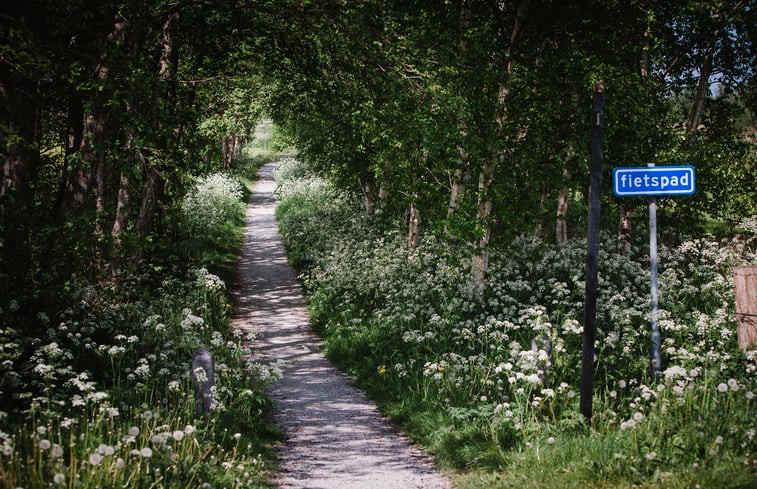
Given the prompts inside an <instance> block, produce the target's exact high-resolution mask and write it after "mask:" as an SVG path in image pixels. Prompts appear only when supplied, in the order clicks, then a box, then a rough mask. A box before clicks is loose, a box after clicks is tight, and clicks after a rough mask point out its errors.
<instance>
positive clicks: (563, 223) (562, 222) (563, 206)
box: [555, 167, 570, 246]
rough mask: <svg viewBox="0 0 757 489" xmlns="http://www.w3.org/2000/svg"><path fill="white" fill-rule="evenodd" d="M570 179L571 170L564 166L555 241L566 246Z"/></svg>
mask: <svg viewBox="0 0 757 489" xmlns="http://www.w3.org/2000/svg"><path fill="white" fill-rule="evenodd" d="M569 181H570V170H568V168H567V167H566V168H563V171H562V186H561V187H560V193H559V194H558V195H557V222H556V224H555V241H557V244H558V245H559V246H564V245H566V244H567V243H568V223H567V220H566V218H567V216H568V202H569V197H570V187H568V182H569Z"/></svg>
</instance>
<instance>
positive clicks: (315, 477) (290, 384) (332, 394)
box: [233, 165, 451, 489]
mask: <svg viewBox="0 0 757 489" xmlns="http://www.w3.org/2000/svg"><path fill="white" fill-rule="evenodd" d="M273 169H274V165H266V166H264V167H263V168H262V169H261V171H260V176H261V178H260V180H259V181H258V183H257V184H256V186H255V190H254V192H253V194H252V198H251V201H250V205H249V206H248V208H247V224H246V227H245V238H244V251H243V254H242V258H241V261H240V265H239V279H238V285H237V291H236V293H235V301H236V309H235V319H234V321H233V326H234V327H236V328H242V329H254V330H256V331H257V332H258V335H259V340H258V341H257V343H256V344H255V345H254V346H255V348H256V349H257V351H258V352H259V353H260V354H261V355H263V357H264V358H265V359H267V361H277V360H281V361H283V362H285V364H284V367H283V369H282V370H283V378H282V379H281V380H279V381H278V382H276V383H275V384H274V385H273V386H272V387H271V388H270V390H269V394H270V395H271V397H272V398H273V400H274V402H275V408H274V413H275V414H274V421H275V422H276V424H277V425H278V427H279V428H280V429H281V430H282V431H283V432H284V434H285V436H286V442H285V444H284V446H283V447H282V448H281V450H280V463H281V472H280V475H279V477H278V480H277V483H278V485H279V487H281V488H287V489H294V488H301V489H342V488H344V489H449V488H450V487H451V485H450V483H449V482H448V481H447V480H445V479H444V478H443V477H441V476H440V475H438V474H437V473H436V472H435V471H434V468H433V464H432V462H431V460H430V459H429V458H428V457H427V456H425V455H424V454H422V453H421V452H419V451H418V450H416V449H415V448H413V447H412V446H411V445H410V443H409V442H408V441H407V440H406V439H405V438H403V437H401V436H399V435H397V434H396V433H395V432H394V431H393V430H392V428H391V425H390V424H389V422H388V421H387V419H385V418H383V417H382V416H381V415H380V414H379V412H378V410H377V409H376V407H375V405H374V404H373V403H372V402H371V401H369V400H368V399H367V398H366V397H365V395H364V394H363V393H362V392H361V391H360V390H358V389H357V388H355V387H354V386H353V385H352V383H351V382H350V380H349V379H347V378H346V377H345V376H344V375H343V374H341V373H340V372H339V371H338V370H337V369H336V368H335V367H333V366H332V365H331V363H330V362H329V361H328V360H326V358H325V357H324V356H323V355H322V354H321V353H320V350H321V349H320V343H319V340H318V339H317V337H316V336H315V335H314V334H313V333H312V332H311V330H310V326H309V321H308V317H307V313H306V310H305V307H304V300H303V296H302V290H301V289H300V286H299V284H298V282H297V277H296V275H295V272H294V271H293V270H292V268H291V267H290V266H289V265H288V264H287V261H286V254H285V252H284V248H283V245H282V243H281V239H280V237H279V234H278V229H277V225H276V220H275V218H274V213H273V211H274V199H273V190H274V182H273Z"/></svg>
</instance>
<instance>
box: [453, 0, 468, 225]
mask: <svg viewBox="0 0 757 489" xmlns="http://www.w3.org/2000/svg"><path fill="white" fill-rule="evenodd" d="M470 22H471V9H470V4H469V2H468V1H467V0H463V1H462V3H461V5H460V22H459V29H460V35H459V39H458V49H459V56H460V58H462V59H464V58H465V55H466V52H467V51H468V41H467V39H466V38H465V33H466V31H467V30H468V28H469V27H470ZM458 125H459V127H460V130H459V132H460V139H461V141H464V140H465V136H466V135H467V131H466V129H465V123H464V122H463V121H462V120H461V121H459V123H458ZM456 149H457V169H456V170H455V173H454V175H453V176H452V182H451V184H452V185H451V190H450V196H449V205H448V206H447V215H448V216H451V215H452V214H454V213H455V212H457V210H458V209H459V208H460V199H461V198H462V195H463V194H464V193H465V186H466V184H467V182H468V180H470V170H469V168H468V165H469V162H468V151H467V150H466V149H465V147H464V146H463V144H462V142H461V143H460V144H458V145H457V148H456Z"/></svg>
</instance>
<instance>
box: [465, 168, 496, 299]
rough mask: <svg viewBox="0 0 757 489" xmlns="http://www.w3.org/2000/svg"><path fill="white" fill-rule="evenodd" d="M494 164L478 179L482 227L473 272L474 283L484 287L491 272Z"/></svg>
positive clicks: (478, 216) (478, 218) (477, 216)
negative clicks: (490, 247)
mask: <svg viewBox="0 0 757 489" xmlns="http://www.w3.org/2000/svg"><path fill="white" fill-rule="evenodd" d="M494 166H495V165H494V162H493V161H490V162H488V163H487V164H486V165H484V168H483V169H482V170H481V174H480V175H479V178H478V211H477V212H476V222H478V223H479V224H480V225H481V236H480V237H479V239H478V242H477V243H476V254H475V255H474V256H473V262H472V266H471V272H472V274H473V283H474V284H475V285H479V286H480V285H483V283H484V281H485V280H486V273H487V271H488V270H489V241H490V240H491V233H492V231H491V229H492V228H491V222H489V221H490V219H491V214H492V196H491V192H490V191H489V190H490V189H491V185H492V183H493V182H494Z"/></svg>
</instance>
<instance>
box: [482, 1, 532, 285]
mask: <svg viewBox="0 0 757 489" xmlns="http://www.w3.org/2000/svg"><path fill="white" fill-rule="evenodd" d="M530 3H531V2H530V0H521V1H520V2H519V3H518V8H517V11H516V15H515V22H514V24H513V30H512V33H511V35H510V41H509V43H508V46H507V53H508V57H507V60H506V62H505V67H504V68H505V69H504V75H503V78H502V81H501V83H500V85H499V88H498V96H497V105H498V107H497V126H496V131H495V140H502V139H505V136H506V134H505V131H506V129H505V127H506V119H507V106H506V102H507V99H508V96H509V94H510V75H511V74H512V72H513V68H514V66H515V57H514V54H515V51H516V49H517V46H518V43H519V42H520V39H521V36H522V34H523V28H524V27H525V23H526V17H527V14H528V9H529V6H530ZM492 154H494V155H496V156H495V157H494V158H492V159H490V160H489V161H487V162H486V163H484V166H483V168H482V169H481V173H480V174H479V184H478V212H477V215H476V218H477V220H478V223H479V224H480V226H481V227H482V233H481V237H480V238H479V239H478V242H477V243H476V246H475V249H476V254H475V255H474V256H473V260H472V267H471V268H472V269H471V271H472V275H473V283H474V285H476V286H481V285H483V284H484V281H485V280H486V274H487V272H488V270H489V242H490V240H491V224H492V223H491V212H492V195H491V186H492V183H493V181H494V173H495V169H496V166H497V165H502V164H503V163H504V162H505V161H506V159H507V156H508V154H507V150H502V151H494V150H493V151H492Z"/></svg>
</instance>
